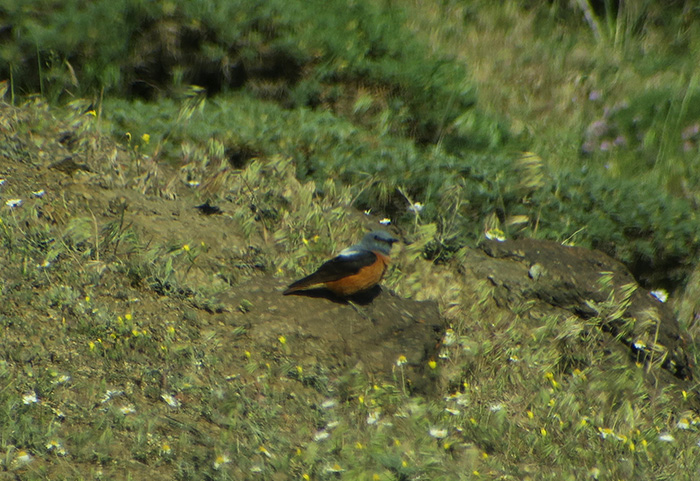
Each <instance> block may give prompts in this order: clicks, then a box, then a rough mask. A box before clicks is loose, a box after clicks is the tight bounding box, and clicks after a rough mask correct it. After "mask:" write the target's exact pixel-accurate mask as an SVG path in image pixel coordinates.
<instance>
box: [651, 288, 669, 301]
mask: <svg viewBox="0 0 700 481" xmlns="http://www.w3.org/2000/svg"><path fill="white" fill-rule="evenodd" d="M650 294H651V295H652V296H654V297H655V298H656V299H657V300H658V301H659V302H666V301H667V300H668V292H667V291H666V289H654V290H653V291H651V292H650Z"/></svg>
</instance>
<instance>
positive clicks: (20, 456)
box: [14, 449, 34, 464]
mask: <svg viewBox="0 0 700 481" xmlns="http://www.w3.org/2000/svg"><path fill="white" fill-rule="evenodd" d="M32 459H34V458H32V455H31V454H29V453H28V452H27V451H25V450H24V449H20V450H19V451H17V457H16V458H15V460H14V461H15V463H17V464H27V463H29V462H31V461H32Z"/></svg>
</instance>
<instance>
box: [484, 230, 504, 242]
mask: <svg viewBox="0 0 700 481" xmlns="http://www.w3.org/2000/svg"><path fill="white" fill-rule="evenodd" d="M484 235H485V236H486V238H487V239H488V240H497V241H498V242H503V241H504V240H506V235H505V234H504V233H503V231H502V230H501V229H489V230H487V231H486V232H485V233H484Z"/></svg>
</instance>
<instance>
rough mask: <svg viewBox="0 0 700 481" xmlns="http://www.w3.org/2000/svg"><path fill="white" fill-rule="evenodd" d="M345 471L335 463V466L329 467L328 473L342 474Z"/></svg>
mask: <svg viewBox="0 0 700 481" xmlns="http://www.w3.org/2000/svg"><path fill="white" fill-rule="evenodd" d="M343 471H345V470H344V469H343V468H341V467H340V465H339V464H338V463H335V464H334V465H333V466H328V467H327V468H326V472H327V473H341V472H343Z"/></svg>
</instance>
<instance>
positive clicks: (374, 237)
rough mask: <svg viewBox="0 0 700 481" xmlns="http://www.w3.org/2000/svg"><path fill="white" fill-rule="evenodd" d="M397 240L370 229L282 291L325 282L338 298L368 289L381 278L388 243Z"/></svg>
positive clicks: (386, 258)
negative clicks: (355, 241) (316, 268)
mask: <svg viewBox="0 0 700 481" xmlns="http://www.w3.org/2000/svg"><path fill="white" fill-rule="evenodd" d="M397 241H398V239H395V238H394V237H392V236H391V234H389V233H388V232H386V231H383V230H375V231H372V232H370V233H369V234H366V235H365V236H364V237H363V238H362V242H360V243H359V244H355V245H354V246H352V247H348V248H346V249H343V250H342V251H341V252H340V254H338V255H337V256H336V257H334V258H333V259H331V260H329V261H326V262H324V263H323V264H322V265H321V267H319V268H318V270H317V271H316V272H314V273H313V274H311V275H308V276H306V277H304V278H303V279H299V280H298V281H295V282H292V283H291V284H290V285H289V287H287V290H285V291H284V292H283V293H282V294H284V295H285V296H286V295H288V294H291V293H293V292H296V291H300V290H302V289H308V288H311V287H317V286H319V285H325V287H326V288H327V289H329V290H330V291H332V292H333V293H334V294H336V295H338V296H341V297H347V296H351V295H353V294H356V293H358V292H362V291H366V290H368V289H371V288H372V287H374V286H376V285H377V284H378V283H379V281H381V280H382V277H384V273H385V272H386V269H387V266H388V265H389V260H390V259H389V253H390V252H391V245H392V244H393V243H394V242H397Z"/></svg>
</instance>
